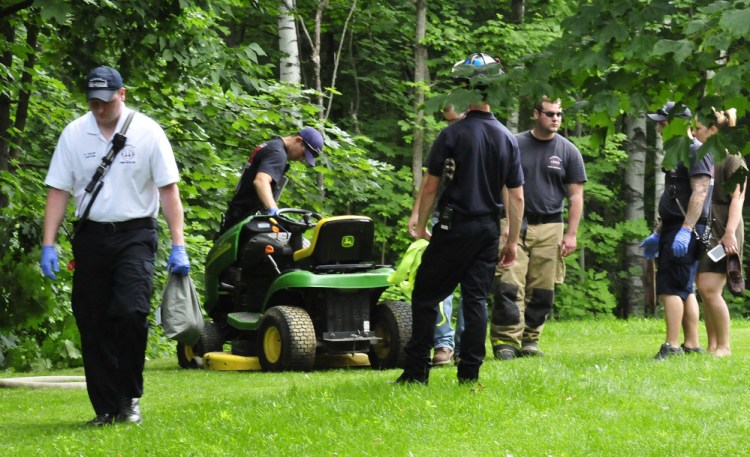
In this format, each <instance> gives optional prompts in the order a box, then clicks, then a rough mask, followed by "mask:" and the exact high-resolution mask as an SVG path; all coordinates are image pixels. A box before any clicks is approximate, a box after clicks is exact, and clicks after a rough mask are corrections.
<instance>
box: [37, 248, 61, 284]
mask: <svg viewBox="0 0 750 457" xmlns="http://www.w3.org/2000/svg"><path fill="white" fill-rule="evenodd" d="M39 265H41V267H42V272H43V273H44V276H46V277H48V278H49V279H52V280H56V279H57V276H55V273H57V272H59V271H60V266H59V265H58V259H57V251H55V247H54V246H52V245H51V244H47V245H44V246H42V258H41V260H40V261H39ZM53 272H54V273H53Z"/></svg>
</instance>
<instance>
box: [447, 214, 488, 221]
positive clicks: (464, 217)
mask: <svg viewBox="0 0 750 457" xmlns="http://www.w3.org/2000/svg"><path fill="white" fill-rule="evenodd" d="M484 220H488V221H489V220H497V215H496V213H487V214H461V213H458V212H456V213H454V214H453V221H454V222H464V221H484Z"/></svg>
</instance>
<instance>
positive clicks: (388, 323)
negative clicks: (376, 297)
mask: <svg viewBox="0 0 750 457" xmlns="http://www.w3.org/2000/svg"><path fill="white" fill-rule="evenodd" d="M411 324H412V314H411V305H410V304H409V303H406V302H402V301H386V302H383V303H380V304H378V305H377V306H375V309H374V310H373V312H372V328H373V330H374V332H375V336H377V337H378V338H380V341H378V342H377V343H374V344H373V345H371V346H370V353H369V354H368V356H369V358H370V366H371V367H372V368H373V369H375V370H387V369H390V368H403V366H404V362H405V361H406V352H404V347H405V346H406V343H407V342H408V341H409V339H410V338H411Z"/></svg>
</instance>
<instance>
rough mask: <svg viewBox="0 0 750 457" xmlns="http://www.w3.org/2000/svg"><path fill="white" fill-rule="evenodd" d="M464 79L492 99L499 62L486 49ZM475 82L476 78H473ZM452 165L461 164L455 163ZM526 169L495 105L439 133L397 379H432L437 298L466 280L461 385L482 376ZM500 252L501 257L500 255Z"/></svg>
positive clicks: (473, 109)
mask: <svg viewBox="0 0 750 457" xmlns="http://www.w3.org/2000/svg"><path fill="white" fill-rule="evenodd" d="M460 67H461V68H460V70H461V76H462V78H460V79H459V78H455V79H456V81H457V83H459V84H470V85H471V86H472V87H473V88H476V89H478V90H480V91H481V92H482V95H483V96H484V99H485V100H486V87H485V86H483V85H482V83H483V81H486V77H487V74H488V73H489V72H493V73H495V74H497V70H498V69H499V65H498V64H497V63H496V61H495V59H493V58H491V57H489V56H487V55H486V54H472V55H471V56H469V58H467V59H466V61H465V63H464V64H462V65H461V66H460ZM475 81H476V83H475ZM449 164H455V167H452V166H450V165H449ZM448 168H451V169H454V171H453V173H450V175H451V178H450V179H449V180H447V181H449V182H448V183H447V184H446V185H445V190H444V191H443V193H442V194H441V196H440V198H439V199H438V201H437V208H438V210H439V211H440V215H439V217H438V223H437V224H436V225H435V227H434V231H433V233H432V234H431V233H430V231H429V230H428V228H427V224H428V222H430V220H431V219H432V211H433V208H434V207H435V201H436V195H437V191H438V187H439V185H440V181H441V176H442V175H443V174H444V173H445V172H446V170H447V169H448ZM522 185H523V173H522V172H521V166H520V158H519V152H518V146H517V144H516V139H515V137H514V136H513V135H512V134H511V133H510V131H509V130H508V129H507V128H506V127H505V126H504V125H503V124H501V123H500V121H498V120H497V119H496V118H495V116H494V115H493V114H492V112H491V111H490V106H489V104H487V103H486V101H485V102H482V103H480V104H478V105H470V106H469V111H468V112H467V113H466V115H465V116H464V118H463V119H462V120H461V121H459V122H454V123H453V124H451V125H449V126H448V127H446V128H444V129H443V130H442V131H441V132H440V134H439V135H438V137H437V139H436V140H435V143H434V144H433V146H432V150H431V151H430V156H429V158H428V161H427V173H425V176H424V184H423V186H422V189H421V192H420V198H419V202H418V203H417V204H416V207H417V208H418V217H417V222H416V225H415V226H413V227H410V231H411V233H412V235H413V236H415V237H416V238H418V239H419V238H425V239H428V240H430V244H429V245H428V246H427V248H426V249H425V251H424V254H423V255H422V262H421V263H420V265H419V269H418V270H417V274H416V278H415V280H414V290H413V292H412V334H411V339H410V340H409V342H408V343H407V344H406V346H405V352H406V362H405V364H404V371H403V373H402V374H401V376H399V378H398V379H397V380H396V383H397V384H411V383H417V384H427V382H428V380H429V373H430V368H431V366H432V364H431V359H430V351H431V349H432V347H433V344H434V336H435V322H436V319H437V312H438V310H437V309H438V303H439V302H440V301H441V300H443V299H444V298H445V297H446V296H448V295H449V294H450V293H452V292H453V290H454V289H455V288H456V286H457V285H458V284H461V296H462V298H463V309H464V320H465V330H464V333H463V338H462V342H461V359H460V360H459V362H458V370H457V377H458V381H459V382H460V383H473V382H476V381H477V380H478V379H479V368H480V366H481V365H482V362H483V360H484V355H485V340H486V338H487V296H488V295H489V292H490V290H491V288H492V276H493V274H494V270H495V266H496V265H497V264H498V261H499V262H500V263H501V264H502V265H506V266H507V265H509V264H511V263H513V261H514V260H515V258H516V242H517V237H518V230H519V227H520V218H521V214H522V212H523V189H522V187H521V186H522ZM505 186H507V188H508V189H509V194H510V198H509V205H508V206H509V207H508V218H509V221H510V229H509V237H508V242H507V243H506V244H505V245H504V246H503V247H502V249H501V250H500V249H499V242H500V218H499V215H500V210H501V208H502V206H503V196H502V193H503V190H502V189H503V187H505ZM498 252H500V254H499V255H498Z"/></svg>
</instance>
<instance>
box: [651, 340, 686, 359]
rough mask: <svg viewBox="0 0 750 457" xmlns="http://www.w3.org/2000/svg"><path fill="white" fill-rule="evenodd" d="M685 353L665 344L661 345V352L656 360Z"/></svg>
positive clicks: (680, 349)
mask: <svg viewBox="0 0 750 457" xmlns="http://www.w3.org/2000/svg"><path fill="white" fill-rule="evenodd" d="M684 354H685V352H684V351H683V350H682V348H675V347H672V345H671V344H669V343H664V344H662V345H661V348H659V352H658V353H657V354H656V356H655V357H654V359H656V360H664V359H666V358H667V357H672V356H675V355H684Z"/></svg>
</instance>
